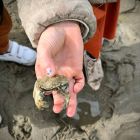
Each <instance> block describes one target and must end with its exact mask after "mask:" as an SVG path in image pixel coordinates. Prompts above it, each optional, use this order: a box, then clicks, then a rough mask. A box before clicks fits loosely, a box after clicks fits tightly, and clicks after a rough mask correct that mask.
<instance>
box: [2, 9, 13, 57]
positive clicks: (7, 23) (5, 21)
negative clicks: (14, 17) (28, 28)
mask: <svg viewBox="0 0 140 140" xmlns="http://www.w3.org/2000/svg"><path fill="white" fill-rule="evenodd" d="M1 19H2V20H1V23H0V54H3V53H5V52H6V51H7V50H8V46H9V38H8V34H9V32H10V30H11V27H12V21H11V18H10V16H9V14H8V12H7V10H6V9H5V8H3V12H2V15H1Z"/></svg>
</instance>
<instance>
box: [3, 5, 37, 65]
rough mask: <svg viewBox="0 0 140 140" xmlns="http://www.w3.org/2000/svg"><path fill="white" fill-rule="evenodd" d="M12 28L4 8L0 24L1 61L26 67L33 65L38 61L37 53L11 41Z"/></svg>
mask: <svg viewBox="0 0 140 140" xmlns="http://www.w3.org/2000/svg"><path fill="white" fill-rule="evenodd" d="M11 27H12V22H11V18H10V16H9V14H8V12H7V10H6V8H4V7H3V11H2V13H1V22H0V60H1V61H12V62H16V63H19V64H23V65H26V66H30V65H33V64H34V63H35V60H36V52H35V51H34V50H33V49H31V48H29V47H26V46H22V45H20V44H18V43H17V42H15V41H9V38H8V35H9V32H10V30H11Z"/></svg>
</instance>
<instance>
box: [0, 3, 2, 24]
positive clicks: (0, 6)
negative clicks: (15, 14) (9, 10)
mask: <svg viewBox="0 0 140 140" xmlns="http://www.w3.org/2000/svg"><path fill="white" fill-rule="evenodd" d="M2 15H3V1H2V0H0V23H1V22H2V17H3V16H2Z"/></svg>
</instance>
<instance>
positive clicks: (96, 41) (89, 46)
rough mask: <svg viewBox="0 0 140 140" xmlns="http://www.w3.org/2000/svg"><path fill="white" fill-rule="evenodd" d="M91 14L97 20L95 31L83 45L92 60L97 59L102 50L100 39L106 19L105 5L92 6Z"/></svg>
mask: <svg viewBox="0 0 140 140" xmlns="http://www.w3.org/2000/svg"><path fill="white" fill-rule="evenodd" d="M93 12H94V15H95V17H96V20H97V29H96V32H95V34H94V36H93V37H92V38H91V39H90V40H89V41H88V42H87V43H86V44H85V50H87V51H88V53H90V54H91V55H92V56H93V57H94V58H96V59H97V58H98V57H99V55H100V50H101V48H102V39H103V33H104V26H105V18H106V4H103V5H102V6H100V5H95V6H93Z"/></svg>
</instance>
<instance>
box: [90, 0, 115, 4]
mask: <svg viewBox="0 0 140 140" xmlns="http://www.w3.org/2000/svg"><path fill="white" fill-rule="evenodd" d="M89 2H90V3H91V4H105V3H112V2H117V0H89Z"/></svg>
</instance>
